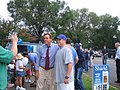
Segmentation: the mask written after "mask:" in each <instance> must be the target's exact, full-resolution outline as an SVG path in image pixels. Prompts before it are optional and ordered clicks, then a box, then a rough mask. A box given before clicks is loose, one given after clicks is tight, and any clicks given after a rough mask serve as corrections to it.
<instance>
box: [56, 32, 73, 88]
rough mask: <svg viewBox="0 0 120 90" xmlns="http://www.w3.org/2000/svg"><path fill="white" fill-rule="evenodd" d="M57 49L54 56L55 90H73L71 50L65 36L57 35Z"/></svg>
mask: <svg viewBox="0 0 120 90" xmlns="http://www.w3.org/2000/svg"><path fill="white" fill-rule="evenodd" d="M56 38H57V42H58V45H59V49H58V51H57V53H56V56H55V82H56V85H57V90H74V70H73V59H72V51H71V49H70V48H69V47H67V46H66V39H67V38H66V36H65V35H64V34H60V35H58V36H57V37H56Z"/></svg>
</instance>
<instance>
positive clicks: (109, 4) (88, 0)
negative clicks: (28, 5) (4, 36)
mask: <svg viewBox="0 0 120 90" xmlns="http://www.w3.org/2000/svg"><path fill="white" fill-rule="evenodd" d="M61 1H63V0H61ZM64 1H65V2H66V3H68V6H70V8H71V9H75V10H76V9H81V8H88V10H89V12H95V13H96V14H97V15H105V14H106V13H107V14H110V15H112V16H113V17H114V16H118V17H119V18H120V5H119V4H120V0H64ZM8 2H9V0H0V4H1V5H0V17H2V18H4V19H9V13H8V11H7V3H8Z"/></svg>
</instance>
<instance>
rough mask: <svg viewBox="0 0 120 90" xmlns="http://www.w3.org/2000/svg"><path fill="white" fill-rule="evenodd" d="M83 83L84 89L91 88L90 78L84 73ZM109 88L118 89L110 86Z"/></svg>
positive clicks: (90, 89)
mask: <svg viewBox="0 0 120 90" xmlns="http://www.w3.org/2000/svg"><path fill="white" fill-rule="evenodd" d="M83 83H84V86H85V90H92V78H91V77H89V76H87V75H86V74H83ZM109 90H120V89H117V88H115V87H113V86H110V87H109Z"/></svg>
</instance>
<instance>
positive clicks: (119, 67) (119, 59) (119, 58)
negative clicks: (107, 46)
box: [115, 42, 120, 83]
mask: <svg viewBox="0 0 120 90" xmlns="http://www.w3.org/2000/svg"><path fill="white" fill-rule="evenodd" d="M115 47H116V48H117V52H116V56H115V60H116V74H117V81H115V83H120V43H119V42H117V43H115Z"/></svg>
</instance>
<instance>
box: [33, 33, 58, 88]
mask: <svg viewBox="0 0 120 90" xmlns="http://www.w3.org/2000/svg"><path fill="white" fill-rule="evenodd" d="M58 48H59V47H58V45H57V44H54V43H52V36H51V34H50V33H45V34H44V44H43V45H41V46H40V48H39V50H38V52H37V55H38V57H37V60H36V64H35V70H36V78H37V85H36V90H54V88H55V82H54V81H55V79H54V63H55V55H56V52H57V50H58ZM44 87H45V89H44ZM46 87H47V89H46Z"/></svg>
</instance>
